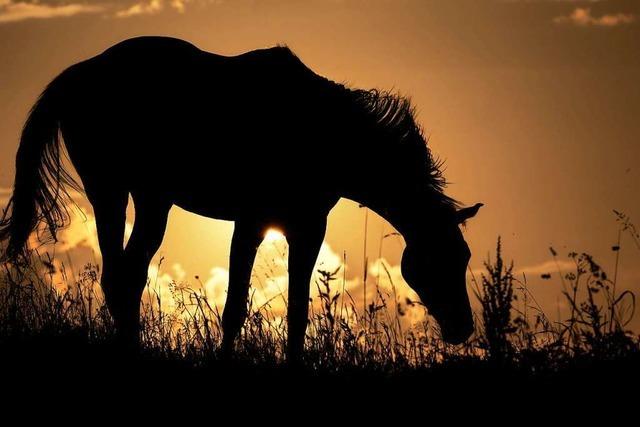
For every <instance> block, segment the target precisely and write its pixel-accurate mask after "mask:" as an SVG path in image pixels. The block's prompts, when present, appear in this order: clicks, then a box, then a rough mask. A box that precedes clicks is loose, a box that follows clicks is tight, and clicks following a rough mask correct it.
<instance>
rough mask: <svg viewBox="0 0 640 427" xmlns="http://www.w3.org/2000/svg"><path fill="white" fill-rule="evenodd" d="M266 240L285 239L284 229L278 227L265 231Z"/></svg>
mask: <svg viewBox="0 0 640 427" xmlns="http://www.w3.org/2000/svg"><path fill="white" fill-rule="evenodd" d="M264 240H265V241H266V242H275V241H279V240H285V237H284V234H282V231H280V230H278V229H277V228H270V229H268V230H267V231H266V232H265V233H264Z"/></svg>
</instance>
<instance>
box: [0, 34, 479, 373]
mask: <svg viewBox="0 0 640 427" xmlns="http://www.w3.org/2000/svg"><path fill="white" fill-rule="evenodd" d="M65 149H66V151H65ZM67 155H68V159H69V160H70V162H71V164H72V165H73V167H74V168H75V170H76V176H77V177H79V179H80V182H78V180H77V179H75V178H74V176H73V175H72V174H71V173H70V172H69V171H68V170H67V169H66V166H65V161H66V156H67ZM374 165H375V166H376V167H375V168H374V167H373V166H374ZM378 165H383V168H379V167H378ZM373 170H376V171H379V172H377V173H373V172H372V171H373ZM445 186H446V181H445V179H444V177H443V174H442V171H441V162H440V161H439V160H437V158H436V157H435V156H434V155H432V153H431V151H430V149H429V148H428V146H427V143H426V139H425V137H424V134H423V131H422V129H421V127H420V126H419V125H418V124H417V123H416V119H415V110H414V107H413V106H412V105H411V103H410V101H409V100H408V99H407V98H405V97H402V96H400V95H397V94H395V93H392V92H388V91H381V90H375V89H372V90H363V89H353V88H350V87H348V86H346V85H344V84H340V83H336V82H334V81H332V80H329V79H327V78H325V77H323V76H320V75H318V74H316V73H315V72H313V71H312V70H311V69H309V68H308V67H307V66H306V65H305V64H304V63H303V62H302V61H301V60H300V59H299V58H298V57H297V56H296V55H295V54H294V53H293V52H292V51H291V50H290V49H289V48H287V47H286V46H276V47H271V48H266V49H259V50H253V51H249V52H246V53H243V54H240V55H237V56H222V55H218V54H214V53H210V52H206V51H203V50H200V49H198V48H197V47H196V46H194V45H193V44H190V43H188V42H186V41H183V40H179V39H174V38H167V37H139V38H134V39H129V40H125V41H123V42H120V43H118V44H116V45H114V46H112V47H110V48H108V49H107V50H105V51H104V52H102V53H101V54H99V55H97V56H94V57H92V58H89V59H87V60H84V61H82V62H79V63H77V64H74V65H71V66H70V67H68V68H67V69H66V70H64V71H63V72H62V73H61V74H60V75H58V76H57V77H56V78H55V79H54V80H52V81H51V83H50V84H49V85H48V86H47V87H46V89H45V90H44V91H43V92H42V94H41V95H40V97H39V98H38V100H37V102H36V103H35V104H34V106H33V108H32V109H31V111H30V113H29V115H28V118H27V120H26V122H25V125H24V129H23V131H22V135H21V139H20V145H19V148H18V151H17V155H16V171H15V184H14V189H13V194H12V196H11V199H10V201H9V204H8V206H7V207H6V209H5V210H4V214H3V216H2V220H1V222H0V241H1V242H6V245H5V251H4V255H3V258H4V260H5V261H11V262H16V263H17V262H19V260H20V259H25V257H26V256H28V240H29V236H30V235H31V234H32V233H33V232H34V231H38V230H40V232H38V233H37V235H38V236H39V238H40V240H41V241H43V242H44V241H52V240H54V241H55V239H56V233H57V231H59V230H60V229H61V228H62V227H64V226H65V225H67V224H68V222H69V212H68V206H69V202H70V199H69V189H71V188H74V189H77V190H81V191H83V192H84V194H85V195H86V197H87V199H88V200H89V202H90V203H91V205H92V207H93V210H94V214H95V220H96V225H97V234H98V241H99V247H100V252H101V255H102V263H103V268H102V274H101V286H102V288H103V292H104V295H105V302H106V304H107V307H108V309H109V311H110V313H111V315H112V318H113V320H114V326H115V331H116V337H117V341H118V342H120V343H123V345H125V346H130V347H135V348H137V346H139V344H140V319H139V317H140V300H141V298H142V293H143V289H144V287H145V284H146V282H147V271H148V267H149V263H150V261H151V259H152V257H153V256H154V254H155V253H156V251H157V250H158V248H159V246H160V244H161V242H162V239H163V236H164V232H165V227H166V224H167V216H168V213H169V210H170V208H171V207H172V206H173V205H176V206H179V207H181V208H183V209H185V210H187V211H190V212H192V213H195V214H199V215H202V216H205V217H210V218H217V219H223V220H230V221H234V223H235V225H234V231H233V237H232V242H231V250H230V260H229V287H228V292H227V298H226V304H225V308H224V311H223V317H222V328H223V339H222V344H221V348H222V352H223V354H232V353H233V347H234V341H235V340H236V338H237V336H238V335H239V333H240V330H241V328H242V326H243V323H244V321H245V319H246V316H247V297H248V291H249V287H250V283H249V282H250V276H251V270H252V266H253V262H254V258H255V255H256V250H257V248H258V246H259V245H260V243H261V241H262V239H263V237H264V234H265V230H267V229H268V228H270V227H276V228H278V229H279V230H281V231H282V232H283V234H284V235H285V237H286V239H287V242H288V245H289V248H290V250H289V279H290V280H289V287H288V313H287V321H288V342H287V346H286V357H287V358H288V359H289V360H294V361H295V360H300V358H301V357H302V355H303V351H304V341H305V334H306V328H307V323H308V303H309V300H308V299H309V287H310V283H309V282H310V280H311V275H312V273H313V267H314V264H315V261H316V258H317V255H318V251H319V248H320V246H321V243H322V241H323V239H324V235H325V230H326V224H327V215H328V213H329V211H330V210H331V208H332V207H333V206H334V205H335V204H336V203H337V202H338V200H339V199H340V198H347V199H350V200H353V201H355V202H357V203H360V204H361V205H364V206H366V207H368V208H370V209H371V210H373V211H375V212H377V213H378V214H379V215H380V216H382V217H383V218H385V219H386V220H387V221H388V222H389V223H390V224H391V225H392V226H393V227H395V229H396V230H397V231H398V232H399V233H400V234H401V235H402V236H403V237H404V240H405V243H406V247H405V249H404V252H403V255H402V261H401V272H402V275H403V277H404V279H405V280H406V282H407V283H408V284H409V285H410V286H411V287H412V288H413V289H414V290H415V291H416V292H417V294H418V296H419V297H420V299H421V301H422V303H423V304H424V305H425V306H426V307H427V309H428V311H429V313H430V314H431V315H432V316H433V317H434V318H435V319H436V321H437V322H438V324H439V326H440V330H441V333H442V336H443V338H444V340H446V341H447V342H450V343H454V344H456V343H462V342H464V341H465V340H466V339H468V337H469V336H470V335H471V333H472V331H473V329H474V324H473V317H472V311H471V307H470V303H469V297H468V294H467V290H466V269H467V264H468V261H469V258H470V256H471V254H470V250H469V248H468V246H467V244H466V242H465V240H464V238H463V235H462V232H461V229H460V227H459V225H460V224H461V223H463V222H465V221H466V220H467V219H469V218H471V217H472V216H474V215H475V214H476V212H477V211H478V209H479V207H480V206H481V204H476V205H475V206H472V207H466V208H462V207H461V206H460V204H459V203H458V202H457V201H455V200H454V199H452V198H450V197H448V196H447V195H445V193H444V188H445ZM129 196H131V198H132V200H133V203H134V208H135V219H134V226H133V231H132V234H131V236H130V238H129V240H128V242H127V243H126V245H125V243H124V230H125V219H126V208H127V204H128V200H129ZM42 230H44V231H45V232H44V233H43V232H42Z"/></svg>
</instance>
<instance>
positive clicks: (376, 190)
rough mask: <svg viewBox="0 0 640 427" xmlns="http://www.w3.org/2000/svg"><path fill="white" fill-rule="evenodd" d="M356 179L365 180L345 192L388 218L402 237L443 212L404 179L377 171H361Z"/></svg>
mask: <svg viewBox="0 0 640 427" xmlns="http://www.w3.org/2000/svg"><path fill="white" fill-rule="evenodd" d="M383 180H384V182H382V181H383ZM358 181H359V182H361V183H364V184H363V185H360V186H357V185H356V186H353V187H352V188H350V189H349V191H347V192H346V194H345V195H344V196H345V197H346V198H348V199H351V200H353V201H355V202H357V203H359V204H361V205H363V206H366V207H367V208H369V209H371V210H373V211H374V212H376V213H377V214H378V215H380V216H381V217H382V218H384V219H385V220H387V221H388V222H389V223H390V224H391V225H392V226H393V227H394V228H395V229H396V230H397V231H398V232H399V233H400V234H401V235H402V236H403V237H404V238H405V241H409V240H411V239H412V238H413V236H416V235H417V233H419V231H420V230H421V229H425V228H426V227H427V225H426V224H427V222H432V221H433V220H435V221H437V218H439V217H440V216H441V215H440V214H441V213H443V212H444V207H443V206H441V205H440V204H439V203H438V202H437V201H435V199H434V197H433V195H430V194H429V193H428V191H427V190H422V189H420V188H418V187H417V186H415V185H411V184H409V183H407V182H406V181H404V182H403V180H399V179H397V178H396V179H393V178H391V179H390V178H389V177H388V176H387V177H384V178H381V177H380V176H379V175H377V176H372V177H370V178H369V177H367V176H366V175H362V178H361V179H359V180H358ZM358 181H356V182H358Z"/></svg>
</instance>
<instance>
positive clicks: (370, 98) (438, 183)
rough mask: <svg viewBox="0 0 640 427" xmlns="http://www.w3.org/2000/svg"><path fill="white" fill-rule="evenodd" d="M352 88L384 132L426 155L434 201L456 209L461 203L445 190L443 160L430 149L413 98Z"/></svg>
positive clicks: (390, 138) (427, 176) (426, 171)
mask: <svg viewBox="0 0 640 427" xmlns="http://www.w3.org/2000/svg"><path fill="white" fill-rule="evenodd" d="M350 92H351V96H352V99H353V101H354V102H355V103H356V104H357V105H358V106H359V107H361V109H362V110H363V111H364V112H365V115H366V116H367V117H368V118H370V119H373V122H374V125H375V127H376V130H377V131H382V132H384V134H385V137H387V138H388V139H389V140H391V141H396V143H397V144H401V145H404V146H405V147H406V148H408V150H405V152H407V153H411V154H416V155H419V156H421V157H423V158H424V159H426V161H425V165H424V166H425V178H426V180H425V185H426V187H427V189H428V190H429V191H428V192H429V193H430V194H432V195H433V197H434V201H436V202H438V203H440V204H442V205H444V206H445V207H446V208H450V209H457V208H458V207H459V206H460V203H459V202H458V201H457V200H455V199H453V198H451V197H449V196H447V195H446V194H445V193H444V189H445V188H446V187H447V184H448V182H447V180H446V179H445V177H444V174H443V170H444V168H443V166H444V161H443V160H441V159H439V158H438V157H437V156H435V155H434V154H433V153H432V152H431V149H430V148H429V146H428V144H427V142H428V139H427V138H425V136H424V133H423V130H422V127H421V126H420V125H419V124H418V123H417V121H416V109H415V107H414V106H413V105H412V104H411V100H410V99H409V98H407V97H404V96H401V95H399V94H397V93H393V92H389V91H383V90H378V89H369V90H363V89H354V90H351V91H350ZM407 160H409V161H415V159H407Z"/></svg>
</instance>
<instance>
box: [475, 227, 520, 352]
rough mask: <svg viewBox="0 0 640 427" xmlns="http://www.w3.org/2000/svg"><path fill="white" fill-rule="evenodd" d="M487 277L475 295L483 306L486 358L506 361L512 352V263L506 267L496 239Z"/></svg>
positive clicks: (483, 278) (488, 263) (499, 242)
mask: <svg viewBox="0 0 640 427" xmlns="http://www.w3.org/2000/svg"><path fill="white" fill-rule="evenodd" d="M484 265H485V268H486V270H487V275H485V274H482V276H481V281H482V293H481V294H480V295H478V298H479V300H480V303H481V305H482V323H483V328H484V341H485V343H486V347H487V351H488V352H489V356H490V357H492V358H494V359H500V360H505V359H507V357H508V356H509V355H510V354H511V353H512V347H511V343H510V341H509V335H510V334H512V333H513V332H515V331H516V327H515V325H514V323H513V322H512V318H511V310H512V308H513V298H514V296H513V284H514V277H513V263H511V264H510V265H508V266H505V264H504V261H503V259H502V243H501V240H500V238H498V243H497V245H496V259H495V261H494V262H493V263H492V262H491V260H490V259H489V260H488V261H487V262H485V264H484Z"/></svg>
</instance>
